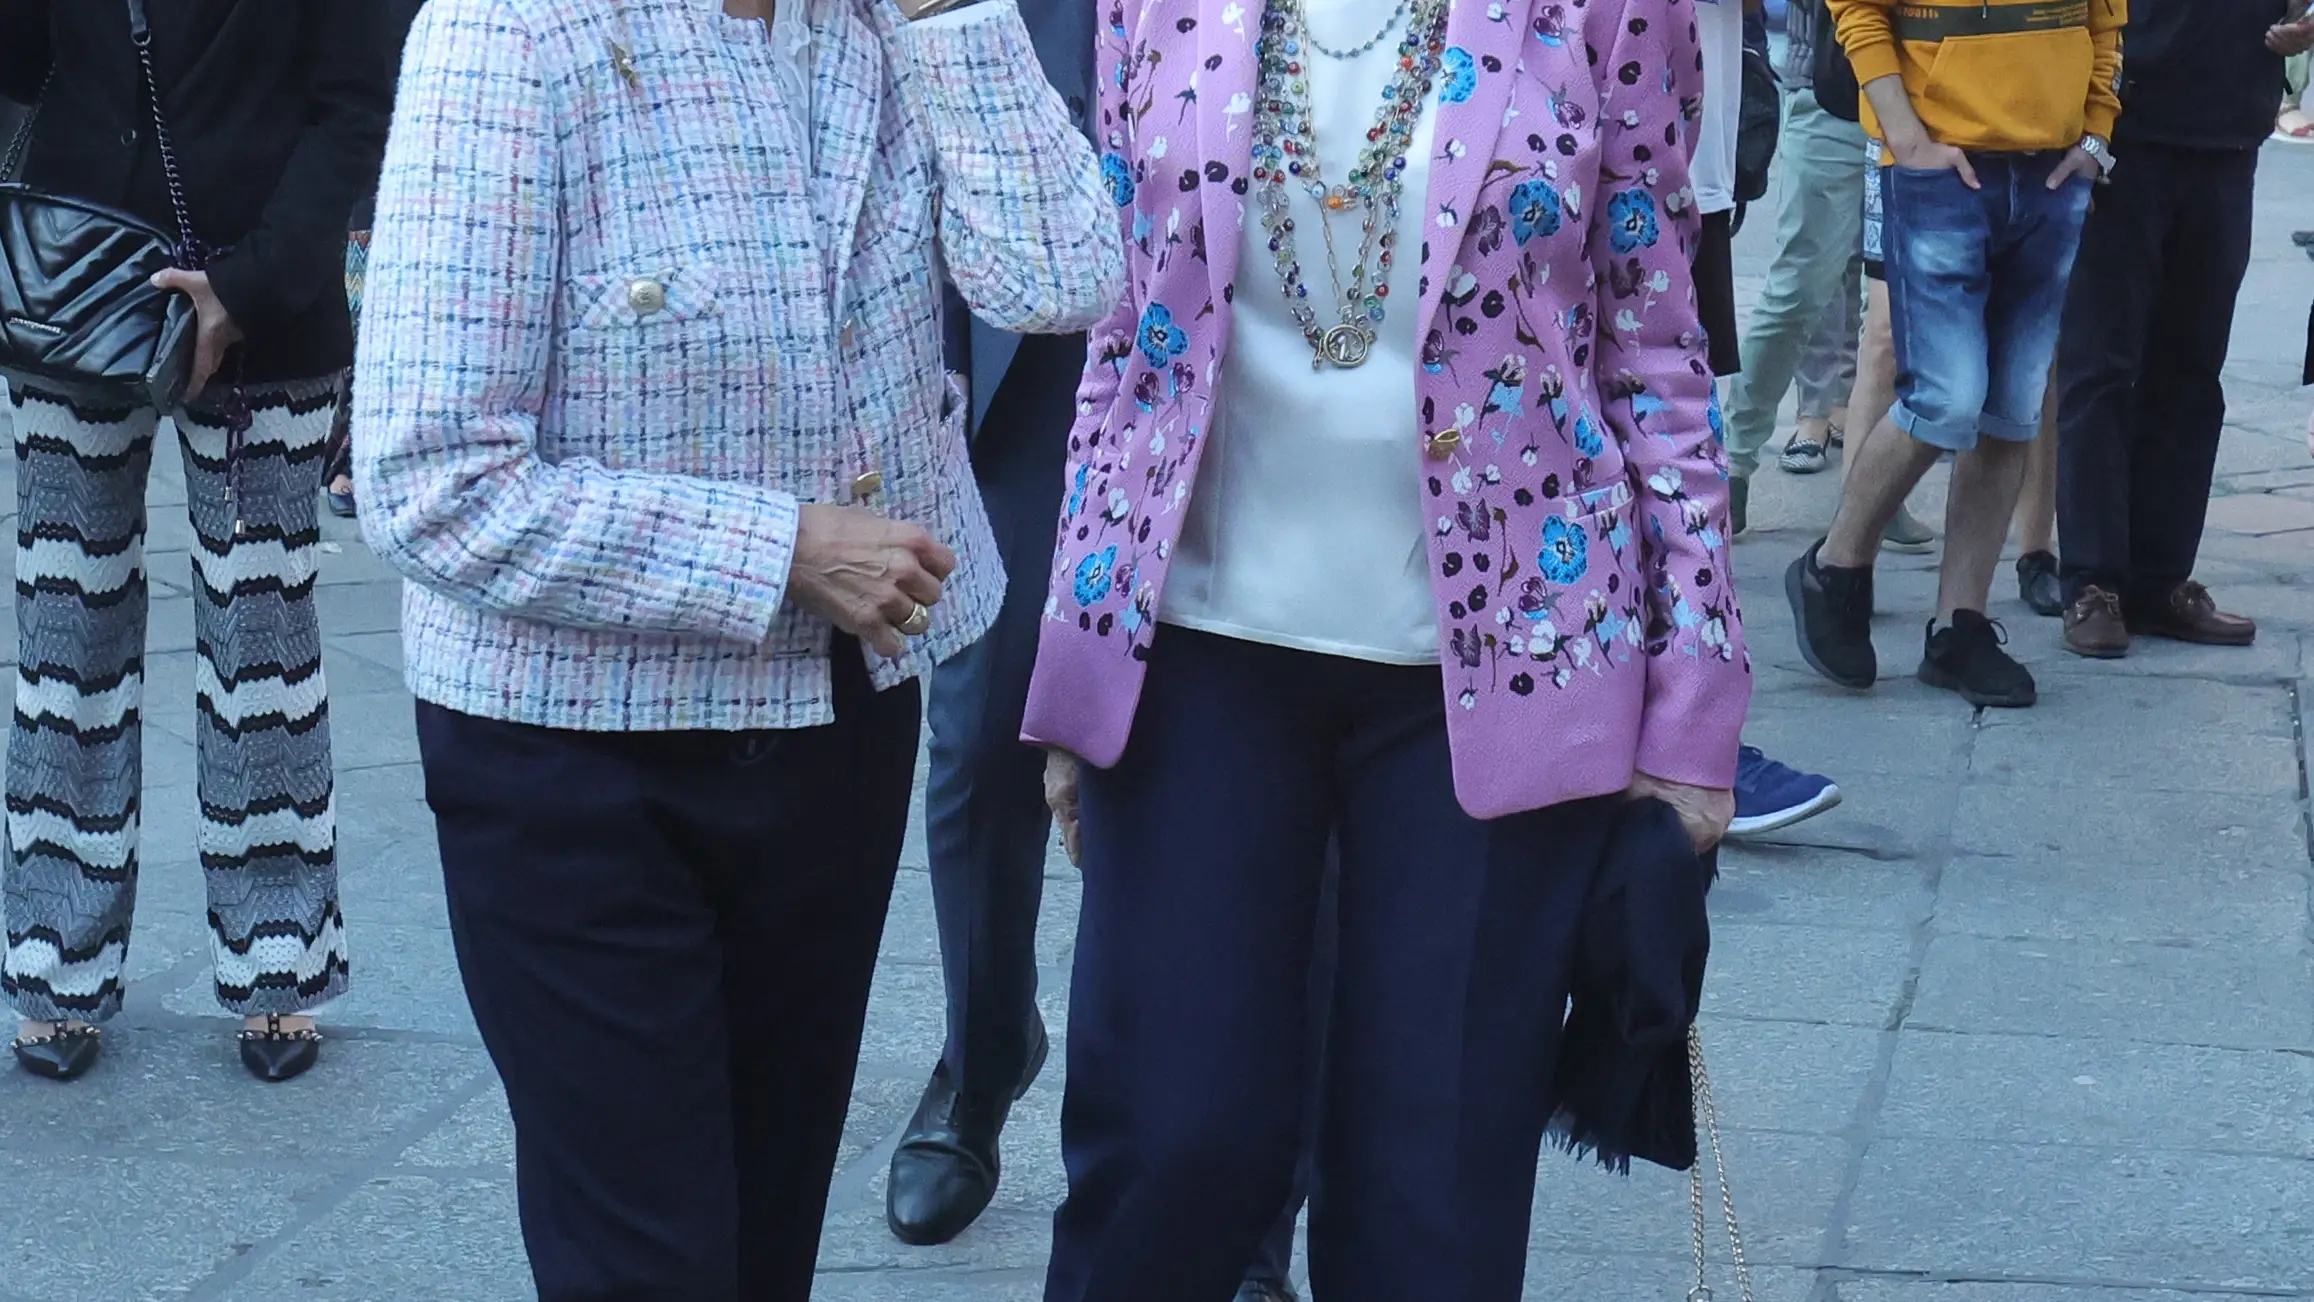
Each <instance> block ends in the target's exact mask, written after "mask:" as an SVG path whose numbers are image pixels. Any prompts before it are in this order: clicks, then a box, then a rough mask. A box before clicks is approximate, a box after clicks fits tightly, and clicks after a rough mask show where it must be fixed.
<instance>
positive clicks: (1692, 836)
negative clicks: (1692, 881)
mask: <svg viewBox="0 0 2314 1302" xmlns="http://www.w3.org/2000/svg"><path fill="white" fill-rule="evenodd" d="M1651 797H1652V798H1653V799H1656V800H1660V801H1662V802H1663V803H1664V804H1667V805H1669V806H1671V812H1672V813H1675V814H1677V815H1679V825H1680V826H1681V827H1683V828H1686V829H1687V839H1688V840H1690V841H1692V842H1694V843H1695V852H1696V853H1697V854H1703V853H1705V852H1706V851H1708V850H1710V849H1711V848H1712V847H1713V846H1715V845H1718V844H1719V843H1720V840H1721V838H1723V837H1725V836H1726V835H1727V828H1728V824H1730V823H1732V822H1734V821H1735V793H1734V792H1733V791H1715V790H1713V789H1712V788H1710V787H1690V786H1685V785H1682V784H1681V783H1677V782H1666V781H1664V780H1663V779H1661V778H1651V777H1649V776H1647V775H1646V774H1644V773H1636V774H1633V775H1632V778H1631V785H1630V787H1629V788H1627V789H1626V790H1625V791H1624V792H1623V798H1624V799H1626V800H1646V799H1649V798H1651Z"/></svg>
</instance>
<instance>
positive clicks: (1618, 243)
mask: <svg viewBox="0 0 2314 1302" xmlns="http://www.w3.org/2000/svg"><path fill="white" fill-rule="evenodd" d="M1658 234H1660V232H1659V231H1658V230H1657V228H1656V225H1655V198H1654V196H1652V195H1650V194H1648V193H1647V192H1646V191H1645V190H1642V189H1639V188H1638V187H1636V186H1634V187H1633V188H1631V189H1629V190H1618V191H1616V192H1615V196H1614V197H1613V198H1611V199H1609V200H1608V201H1607V239H1608V242H1609V243H1610V244H1612V245H1613V246H1614V248H1615V251H1616V252H1617V253H1629V252H1631V251H1633V250H1635V249H1652V248H1654V247H1655V240H1656V237H1657V235H1658Z"/></svg>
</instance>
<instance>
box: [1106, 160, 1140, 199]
mask: <svg viewBox="0 0 2314 1302" xmlns="http://www.w3.org/2000/svg"><path fill="white" fill-rule="evenodd" d="M1101 180H1102V181H1103V182H1104V183H1106V184H1107V185H1108V187H1109V197H1110V198H1111V199H1113V200H1115V201H1116V204H1117V206H1118V207H1119V208H1122V207H1124V206H1125V205H1126V204H1129V203H1131V202H1133V169H1132V168H1131V167H1130V166H1129V165H1127V164H1126V162H1125V156H1124V155H1122V154H1103V155H1102V156H1101Z"/></svg>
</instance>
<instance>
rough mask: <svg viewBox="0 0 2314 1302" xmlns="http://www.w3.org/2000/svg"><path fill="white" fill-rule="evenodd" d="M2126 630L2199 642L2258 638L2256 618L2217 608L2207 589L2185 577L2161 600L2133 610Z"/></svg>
mask: <svg viewBox="0 0 2314 1302" xmlns="http://www.w3.org/2000/svg"><path fill="white" fill-rule="evenodd" d="M2129 631H2130V632H2132V633H2138V634H2142V635H2144V636H2146V637H2166V638H2169V639H2171V640H2173V641H2178V642H2195V643H2199V644H2201V645H2202V646H2248V645H2250V644H2251V643H2252V642H2255V641H2257V640H2258V624H2257V621H2255V620H2252V619H2247V618H2245V617H2243V616H2241V615H2229V614H2227V613H2225V612H2224V611H2222V610H2219V609H2218V603H2217V602H2216V601H2215V600H2213V599H2212V598H2211V596H2210V590H2209V589H2208V588H2205V587H2203V586H2202V585H2200V584H2198V583H2195V582H2194V581H2193V580H2191V579H2188V580H2186V581H2185V582H2183V583H2180V584H2178V585H2177V586H2176V587H2174V588H2171V589H2170V590H2169V595H2168V596H2167V597H2165V598H2163V599H2162V600H2161V601H2159V602H2157V603H2154V604H2152V605H2149V606H2147V607H2146V608H2145V609H2143V610H2140V611H2137V612H2135V613H2134V614H2133V615H2132V616H2131V618H2130V620H2129Z"/></svg>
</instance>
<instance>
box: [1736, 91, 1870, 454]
mask: <svg viewBox="0 0 2314 1302" xmlns="http://www.w3.org/2000/svg"><path fill="white" fill-rule="evenodd" d="M1864 139H1865V137H1864V129H1863V128H1862V127H1859V126H1857V125H1856V124H1855V123H1853V122H1844V121H1842V120H1840V119H1839V118H1836V117H1833V116H1832V115H1831V114H1829V113H1826V112H1825V111H1824V110H1823V109H1822V108H1821V107H1820V106H1819V105H1818V104H1817V103H1816V97H1815V95H1814V94H1812V93H1811V92H1808V91H1804V90H1802V91H1794V92H1793V93H1792V97H1791V101H1790V106H1789V109H1788V112H1787V115H1786V118H1785V122H1784V134H1783V145H1782V148H1781V150H1780V151H1779V157H1780V158H1781V160H1782V162H1783V166H1784V177H1783V185H1784V201H1783V211H1782V212H1781V214H1780V215H1779V218H1778V221H1777V238H1778V247H1777V249H1776V257H1775V261H1774V262H1773V263H1772V264H1771V265H1770V266H1769V268H1768V281H1767V287H1766V288H1765V289H1764V290H1763V291H1762V292H1761V294H1760V298H1759V302H1758V303H1757V304H1755V305H1754V306H1753V308H1752V319H1751V326H1750V329H1749V330H1748V331H1747V332H1746V333H1745V335H1744V342H1743V358H1744V369H1743V374H1742V375H1740V376H1738V377H1737V379H1736V382H1735V387H1734V388H1733V389H1732V390H1731V391H1730V393H1729V397H1728V417H1727V452H1728V468H1729V470H1730V472H1731V473H1733V474H1734V475H1735V476H1736V477H1737V478H1739V479H1748V478H1750V476H1751V473H1752V471H1754V470H1756V469H1758V468H1759V463H1760V449H1761V448H1763V447H1765V446H1766V445H1767V442H1768V439H1769V438H1770V437H1771V436H1772V435H1773V434H1774V433H1775V430H1776V410H1777V408H1779V407H1781V406H1782V405H1783V401H1784V391H1785V390H1787V389H1789V388H1791V386H1792V379H1793V376H1794V375H1795V374H1796V373H1797V372H1798V371H1799V369H1800V365H1801V360H1802V358H1803V357H1804V356H1805V355H1806V354H1807V353H1808V352H1809V344H1810V340H1811V339H1813V338H1815V337H1816V336H1817V333H1818V331H1820V330H1822V329H1825V328H1826V327H1824V325H1823V324H1822V323H1823V319H1824V318H1825V317H1826V316H1827V315H1833V316H1843V317H1845V318H1846V319H1850V320H1852V319H1853V314H1854V313H1855V311H1856V307H1855V304H1854V301H1853V300H1854V298H1855V297H1856V296H1855V295H1854V294H1849V293H1847V292H1846V291H1845V290H1844V289H1843V286H1844V285H1845V284H1846V283H1848V278H1849V276H1850V268H1851V266H1852V265H1853V264H1854V263H1855V261H1856V258H1857V251H1858V250H1859V249H1860V248H1861V247H1862V240H1863V228H1864V165H1865V164H1864ZM1844 303H1845V306H1843V304H1844ZM1833 329H1835V330H1839V329H1846V330H1847V333H1846V345H1845V350H1846V354H1847V356H1848V359H1849V360H1848V362H1847V363H1846V365H1847V366H1848V367H1853V365H1854V354H1855V346H1856V342H1855V341H1856V336H1857V334H1858V331H1857V330H1855V329H1852V328H1847V327H1841V326H1836V327H1833ZM1834 374H1835V375H1836V374H1837V372H1835V373H1834ZM1834 405H1837V404H1834ZM1826 410H1829V407H1827V408H1826ZM1807 414H1818V413H1807Z"/></svg>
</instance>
